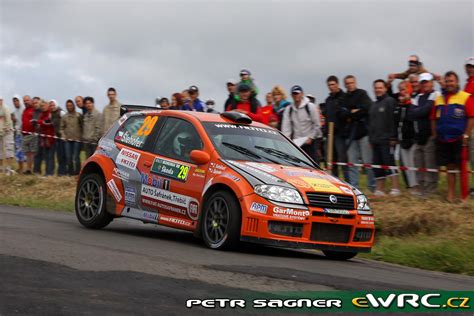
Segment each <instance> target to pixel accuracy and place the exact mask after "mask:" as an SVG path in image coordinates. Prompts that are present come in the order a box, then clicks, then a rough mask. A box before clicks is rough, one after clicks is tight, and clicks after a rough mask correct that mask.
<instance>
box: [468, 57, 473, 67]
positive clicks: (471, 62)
mask: <svg viewBox="0 0 474 316" xmlns="http://www.w3.org/2000/svg"><path fill="white" fill-rule="evenodd" d="M466 65H471V66H474V57H468V58H467V59H466Z"/></svg>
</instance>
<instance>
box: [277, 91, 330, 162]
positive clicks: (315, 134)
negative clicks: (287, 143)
mask: <svg viewBox="0 0 474 316" xmlns="http://www.w3.org/2000/svg"><path fill="white" fill-rule="evenodd" d="M291 96H292V98H293V103H292V104H291V105H290V106H288V107H287V108H286V109H285V112H284V113H283V121H282V123H281V131H282V133H283V134H284V135H285V136H286V137H288V138H290V139H292V140H296V139H302V138H306V140H305V141H304V143H303V145H301V149H303V150H304V151H305V152H306V153H307V154H308V155H309V156H310V157H311V158H312V159H313V160H314V161H316V162H319V157H317V155H316V153H317V152H316V150H317V147H318V144H317V142H318V139H319V138H320V137H321V135H322V133H321V122H320V121H319V107H318V106H317V105H315V104H313V103H311V102H309V99H308V98H306V97H305V96H304V92H303V88H301V86H298V85H296V86H293V87H292V88H291Z"/></svg>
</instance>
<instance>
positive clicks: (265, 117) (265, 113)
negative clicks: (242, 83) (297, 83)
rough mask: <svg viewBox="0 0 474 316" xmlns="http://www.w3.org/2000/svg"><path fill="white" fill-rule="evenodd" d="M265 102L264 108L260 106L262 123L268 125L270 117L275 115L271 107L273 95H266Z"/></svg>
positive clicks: (272, 106)
mask: <svg viewBox="0 0 474 316" xmlns="http://www.w3.org/2000/svg"><path fill="white" fill-rule="evenodd" d="M265 101H266V103H267V104H266V105H265V106H262V123H263V124H266V125H269V123H270V117H272V116H274V115H275V112H274V105H273V94H272V93H271V92H269V93H267V95H266V97H265Z"/></svg>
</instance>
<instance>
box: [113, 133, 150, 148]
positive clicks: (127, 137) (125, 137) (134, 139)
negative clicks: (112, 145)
mask: <svg viewBox="0 0 474 316" xmlns="http://www.w3.org/2000/svg"><path fill="white" fill-rule="evenodd" d="M115 140H118V141H120V142H122V143H124V144H127V145H130V146H134V147H138V148H141V147H143V144H144V143H145V139H142V138H141V137H139V136H134V135H131V134H130V133H129V132H128V131H120V132H118V134H117V136H116V137H115Z"/></svg>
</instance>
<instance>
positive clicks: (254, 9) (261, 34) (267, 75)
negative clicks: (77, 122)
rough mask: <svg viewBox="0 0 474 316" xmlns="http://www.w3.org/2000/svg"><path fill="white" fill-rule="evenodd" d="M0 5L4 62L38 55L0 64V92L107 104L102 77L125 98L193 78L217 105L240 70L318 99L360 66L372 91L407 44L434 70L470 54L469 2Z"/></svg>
mask: <svg viewBox="0 0 474 316" xmlns="http://www.w3.org/2000/svg"><path fill="white" fill-rule="evenodd" d="M0 3H1V12H0V14H1V22H0V23H1V24H0V27H1V47H0V54H1V58H2V60H5V59H6V58H8V57H10V56H17V58H19V59H20V60H23V61H24V62H30V63H38V64H39V67H37V68H34V69H32V68H27V67H25V68H23V69H13V68H12V67H8V66H6V65H5V64H4V63H0V76H1V81H2V84H1V88H0V89H1V93H2V94H3V95H4V96H5V97H6V98H7V96H8V95H10V94H14V93H22V94H24V93H30V94H39V95H41V96H44V97H47V98H56V99H58V100H60V103H62V104H63V103H64V101H65V100H66V99H67V98H69V97H73V96H74V95H76V94H84V95H85V94H90V95H93V96H95V97H97V99H98V102H97V103H98V105H99V106H103V104H105V103H106V99H105V90H106V88H107V87H108V86H114V87H116V88H117V89H118V90H119V94H120V99H121V100H122V101H125V102H134V103H151V102H152V101H153V100H154V98H155V97H156V96H163V95H167V96H169V95H170V94H171V93H173V92H175V91H181V90H183V89H184V88H186V87H187V86H189V85H191V84H197V85H198V86H199V87H200V88H201V91H202V92H201V96H202V97H204V98H205V97H214V98H215V99H216V100H217V101H218V102H219V103H222V102H223V101H224V99H225V97H226V91H225V80H226V79H227V78H232V77H233V78H237V77H238V71H239V70H240V69H241V68H244V67H247V68H249V69H250V70H251V71H252V73H253V74H254V77H255V78H256V80H257V83H258V85H259V88H260V89H261V91H262V93H261V95H260V96H259V97H260V98H261V99H262V100H263V97H264V92H265V91H268V90H269V89H271V87H272V86H273V85H275V84H282V85H283V86H285V87H286V88H287V89H288V88H289V87H290V86H291V85H292V84H294V83H298V84H301V85H303V87H305V90H306V91H307V92H311V93H313V94H316V96H317V98H318V100H320V101H321V100H323V99H324V98H325V97H326V95H327V91H326V88H325V78H326V77H327V76H328V75H330V74H335V75H338V76H344V75H346V74H349V73H352V74H355V75H356V76H357V77H358V78H359V84H360V86H361V87H362V88H365V89H368V90H370V84H371V82H372V80H373V79H376V78H379V77H382V78H385V77H386V75H387V74H388V73H389V72H393V71H401V70H404V69H405V68H406V59H407V56H408V55H410V54H411V53H417V54H419V55H420V57H421V58H422V60H423V61H424V62H425V64H426V66H427V67H428V69H429V70H431V71H434V72H437V73H442V72H444V71H446V70H449V69H454V70H456V71H458V72H459V73H463V69H462V63H463V60H464V59H465V57H467V56H469V55H473V51H474V49H473V43H474V41H473V33H474V31H473V29H474V28H473V14H472V13H473V2H472V1H443V2H441V1H440V2H427V1H410V2H408V1H407V2H403V1H350V2H349V1H289V0H287V1H278V2H277V1H219V2H217V1H177V2H172V1H163V2H151V1H138V2H136V1H129V2H127V1H119V2H113V1H100V2H92V1H74V2H72V1H46V2H40V1H10V0H0ZM55 54H56V56H60V55H61V54H63V55H64V54H65V56H67V57H64V58H51V56H53V57H54V56H55ZM463 75H464V74H463ZM87 79H89V80H87ZM7 81H8V82H9V83H8V84H7V83H6V82H7ZM7 100H8V99H7Z"/></svg>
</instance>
